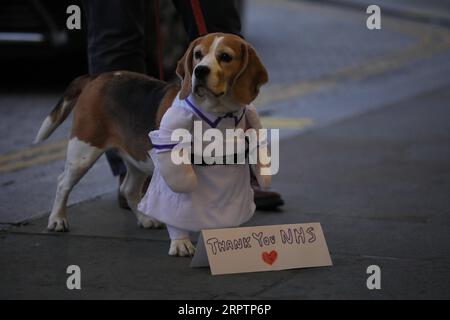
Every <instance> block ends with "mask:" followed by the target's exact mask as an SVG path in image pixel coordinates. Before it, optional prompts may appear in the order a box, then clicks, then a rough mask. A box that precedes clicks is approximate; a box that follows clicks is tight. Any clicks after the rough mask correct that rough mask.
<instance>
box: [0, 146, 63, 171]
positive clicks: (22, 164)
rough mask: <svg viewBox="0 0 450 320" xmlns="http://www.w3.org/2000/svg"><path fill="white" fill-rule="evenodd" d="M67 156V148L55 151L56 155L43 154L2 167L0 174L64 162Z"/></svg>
mask: <svg viewBox="0 0 450 320" xmlns="http://www.w3.org/2000/svg"><path fill="white" fill-rule="evenodd" d="M65 156H66V150H65V148H60V149H55V152H54V153H50V154H43V155H40V156H37V157H35V158H32V159H28V160H19V161H15V162H8V163H5V164H4V165H0V173H5V172H12V171H17V170H21V169H25V168H28V167H32V166H35V165H39V164H45V163H48V162H51V161H56V160H62V159H64V158H65Z"/></svg>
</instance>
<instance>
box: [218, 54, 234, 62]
mask: <svg viewBox="0 0 450 320" xmlns="http://www.w3.org/2000/svg"><path fill="white" fill-rule="evenodd" d="M219 60H220V61H223V62H230V61H231V60H233V57H231V56H230V55H229V54H228V53H225V52H224V53H221V54H220V56H219Z"/></svg>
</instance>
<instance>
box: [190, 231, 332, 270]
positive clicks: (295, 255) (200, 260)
mask: <svg viewBox="0 0 450 320" xmlns="http://www.w3.org/2000/svg"><path fill="white" fill-rule="evenodd" d="M332 264H333V263H332V262H331V258H330V254H329V252H328V247H327V243H326V241H325V237H324V235H323V231H322V227H321V226H320V223H303V224H284V225H273V226H258V227H244V228H228V229H211V230H203V231H202V232H201V234H200V237H199V240H198V242H197V250H196V253H195V256H194V258H193V259H192V263H191V266H192V267H201V266H208V265H209V266H210V268H211V273H212V274H213V275H216V274H227V273H241V272H256V271H274V270H283V269H293V268H309V267H320V266H331V265H332Z"/></svg>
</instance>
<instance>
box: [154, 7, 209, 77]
mask: <svg viewBox="0 0 450 320" xmlns="http://www.w3.org/2000/svg"><path fill="white" fill-rule="evenodd" d="M191 7H192V13H193V15H194V19H195V24H196V25H197V30H198V35H199V36H203V35H205V34H207V33H208V31H207V30H206V23H205V18H204V17H203V12H202V8H201V7H200V1H199V0H191ZM159 13H160V3H159V0H155V29H156V42H157V51H158V52H157V54H158V68H159V79H160V80H164V57H163V47H164V46H163V37H162V33H161V26H160V20H161V19H160V16H159Z"/></svg>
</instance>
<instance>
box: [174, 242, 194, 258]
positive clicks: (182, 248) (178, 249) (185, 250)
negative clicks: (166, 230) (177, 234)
mask: <svg viewBox="0 0 450 320" xmlns="http://www.w3.org/2000/svg"><path fill="white" fill-rule="evenodd" d="M194 253H195V247H194V245H193V244H192V242H191V241H190V240H189V239H180V240H172V241H171V242H170V249H169V255H170V256H177V257H192V256H193V255H194Z"/></svg>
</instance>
